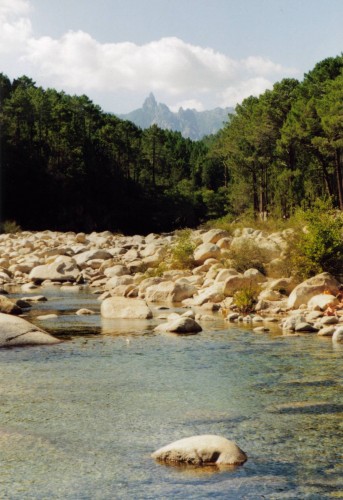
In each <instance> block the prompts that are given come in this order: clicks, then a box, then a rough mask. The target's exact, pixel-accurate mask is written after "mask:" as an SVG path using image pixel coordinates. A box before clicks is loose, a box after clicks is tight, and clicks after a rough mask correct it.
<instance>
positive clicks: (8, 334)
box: [0, 313, 61, 347]
mask: <svg viewBox="0 0 343 500" xmlns="http://www.w3.org/2000/svg"><path fill="white" fill-rule="evenodd" d="M59 342H61V341H60V340H58V339H56V338H55V337H53V336H52V335H50V334H49V333H47V332H45V331H44V330H42V329H41V328H38V326H35V325H33V324H31V323H29V322H28V321H26V320H25V319H23V318H18V317H16V316H11V315H9V314H2V313H0V347H13V346H24V345H44V344H58V343H59Z"/></svg>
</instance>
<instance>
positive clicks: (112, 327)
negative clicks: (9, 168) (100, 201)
mask: <svg viewBox="0 0 343 500" xmlns="http://www.w3.org/2000/svg"><path fill="white" fill-rule="evenodd" d="M39 293H40V292H39ZM42 293H44V295H46V296H47V298H48V301H47V302H44V303H40V304H38V305H35V306H34V307H33V309H32V310H31V311H30V312H28V315H27V319H29V320H30V321H32V322H34V323H36V324H39V325H40V326H42V327H43V328H45V329H46V330H47V331H49V332H51V333H53V334H55V335H57V336H59V337H60V338H63V340H64V342H63V343H62V344H58V345H55V346H44V347H30V348H13V349H3V350H1V351H0V376H1V383H0V393H1V412H0V415H1V419H0V462H1V475H0V498H6V499H7V498H9V499H20V500H23V499H33V498H34V499H46V498H49V499H92V500H93V499H113V498H118V499H123V498H125V499H128V498H129V499H131V498H132V499H140V498H141V499H157V498H158V499H159V498H173V499H184V498H190V499H191V498H194V499H199V498H223V499H224V498H225V499H241V498H251V499H256V498H273V499H278V498H287V499H289V498H310V499H317V498H318V499H324V498H343V479H342V478H343V460H342V448H343V447H342V442H343V439H342V438H343V418H342V417H343V400H342V399H343V398H342V392H343V391H342V386H343V383H342V382H343V381H342V368H343V361H342V360H343V348H342V346H340V345H339V344H337V345H334V344H333V343H332V341H331V339H327V338H320V337H318V336H316V335H311V334H307V335H302V336H299V337H295V336H293V337H292V336H283V335H282V332H281V330H279V329H278V328H277V327H275V328H273V329H272V331H271V333H264V334H261V333H256V332H254V331H253V330H252V329H251V328H249V327H243V326H238V325H231V324H229V323H227V322H224V321H223V319H222V318H221V317H220V316H218V317H217V318H216V320H215V321H212V322H208V323H207V322H204V323H203V324H202V327H203V331H202V332H201V333H200V334H198V335H189V336H188V335H187V336H178V335H175V334H161V333H154V332H153V327H154V326H155V325H156V324H157V323H158V320H156V315H157V314H156V311H154V316H155V319H154V320H149V321H129V320H121V321H119V320H106V321H105V320H101V318H100V315H99V314H98V311H99V305H100V304H99V301H97V297H96V295H93V294H91V293H89V292H87V291H86V292H83V293H75V292H72V291H70V292H64V293H62V292H61V291H59V290H58V289H47V290H42ZM20 295H21V296H22V295H23V294H20ZM12 296H13V297H15V296H16V294H13V295H12ZM80 307H87V308H90V309H93V310H94V311H95V312H96V313H97V314H95V315H92V316H77V315H76V314H75V312H76V310H77V309H79V308H80ZM51 312H57V313H58V314H59V316H58V318H57V319H56V318H55V319H50V320H47V321H39V320H38V319H37V315H39V314H48V313H51ZM167 312H168V311H167ZM163 313H166V311H165V310H161V311H160V314H163ZM195 434H218V435H222V436H225V437H227V438H228V439H231V440H234V441H235V442H236V443H237V444H238V445H239V446H240V447H241V448H242V449H243V450H244V451H245V452H246V453H247V454H248V461H247V462H246V464H244V466H242V467H237V468H229V467H228V468H222V469H219V468H216V467H206V468H200V469H199V468H191V467H171V466H164V465H160V464H157V463H155V462H154V461H153V460H152V459H151V457H150V454H151V453H152V452H153V451H155V450H156V449H157V448H159V447H161V446H163V445H165V444H168V443H170V442H172V441H174V440H177V439H180V438H183V437H188V436H192V435H195Z"/></svg>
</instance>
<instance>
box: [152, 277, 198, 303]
mask: <svg viewBox="0 0 343 500" xmlns="http://www.w3.org/2000/svg"><path fill="white" fill-rule="evenodd" d="M196 291H197V289H196V287H195V286H194V285H192V284H190V283H175V282H174V281H163V282H162V283H158V284H157V285H152V286H149V287H148V288H147V289H146V291H145V299H146V300H147V301H148V302H182V301H183V300H184V299H188V298H189V297H193V295H194V294H195V292H196Z"/></svg>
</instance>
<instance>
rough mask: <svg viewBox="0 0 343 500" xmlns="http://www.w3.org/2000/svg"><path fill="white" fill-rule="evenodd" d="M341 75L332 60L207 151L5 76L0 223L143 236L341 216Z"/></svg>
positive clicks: (0, 111)
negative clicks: (244, 220)
mask: <svg viewBox="0 0 343 500" xmlns="http://www.w3.org/2000/svg"><path fill="white" fill-rule="evenodd" d="M342 68H343V57H342V56H338V57H335V58H328V59H325V60H324V61H322V62H320V63H318V64H317V65H316V66H315V67H314V69H313V70H312V71H311V72H309V73H308V74H307V75H305V77H304V79H303V81H302V82H299V81H297V80H295V79H285V80H282V81H281V82H279V83H276V84H275V85H274V87H273V89H272V90H268V91H266V92H265V93H264V94H262V95H261V96H259V97H249V98H247V99H245V100H244V101H243V102H242V103H241V104H239V105H237V107H236V109H235V112H234V113H233V114H232V115H230V116H228V121H227V123H226V124H223V128H222V129H221V130H220V131H219V132H218V133H217V134H216V135H215V136H210V137H205V138H204V139H202V140H201V141H192V140H190V139H185V138H183V137H182V136H181V134H180V133H179V132H175V131H171V130H161V129H160V128H158V127H157V126H156V125H152V126H151V127H150V128H148V129H146V130H142V129H140V128H139V127H137V126H135V125H134V124H133V123H131V122H129V121H125V120H121V119H119V118H117V117H116V116H115V115H113V114H110V113H105V112H104V111H103V110H101V108H100V107H99V106H97V105H95V104H94V103H93V102H92V101H91V100H90V99H89V98H88V97H87V96H85V95H82V96H71V95H68V94H66V93H64V92H58V91H56V90H55V89H43V88H42V87H38V86H37V85H36V84H35V82H34V81H33V80H31V79H30V78H28V77H27V76H22V77H20V78H17V79H14V80H13V81H10V79H9V78H8V77H7V76H6V75H4V74H0V131H1V137H0V140H1V144H0V151H1V179H0V180H1V218H2V220H15V221H17V223H18V224H20V225H21V226H22V227H24V228H27V229H32V230H35V229H46V228H49V229H59V230H76V231H78V230H84V231H92V230H97V231H99V230H103V229H110V230H112V231H122V232H125V233H135V232H138V233H146V232H150V231H159V232H160V231H169V230H172V229H176V228H180V227H185V226H189V227H192V226H193V227H194V226H196V225H198V224H199V223H201V222H204V221H206V220H208V219H211V218H218V217H222V216H226V215H229V216H232V217H237V216H238V215H240V214H241V213H242V212H246V211H248V212H251V213H253V214H254V215H255V216H259V215H262V216H266V214H273V215H276V216H280V217H288V216H289V215H291V214H292V212H293V211H294V210H295V209H296V208H297V207H298V206H303V207H304V206H305V207H310V206H311V204H313V203H314V201H315V200H316V199H317V198H325V197H331V198H332V200H333V202H334V204H335V205H336V206H337V207H338V208H340V209H343V186H342V167H343V133H342V132H343V131H342V127H343V73H342Z"/></svg>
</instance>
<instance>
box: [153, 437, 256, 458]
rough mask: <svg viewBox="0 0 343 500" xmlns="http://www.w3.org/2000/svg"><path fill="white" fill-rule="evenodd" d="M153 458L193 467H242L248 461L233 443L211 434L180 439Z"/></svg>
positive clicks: (159, 451)
mask: <svg viewBox="0 0 343 500" xmlns="http://www.w3.org/2000/svg"><path fill="white" fill-rule="evenodd" d="M151 456H152V458H154V459H155V460H158V461H160V462H166V463H173V464H192V465H209V464H222V465H242V464H244V462H246V461H247V459H248V457H247V455H246V454H245V453H244V451H242V450H241V449H240V448H239V447H238V446H237V445H236V443H234V442H233V441H229V440H228V439H226V438H224V437H221V436H215V435H210V434H207V435H202V436H192V437H189V438H184V439H180V440H179V441H175V442H174V443H171V444H168V445H167V446H164V447H163V448H160V449H159V450H157V451H155V452H154V453H153V454H152V455H151Z"/></svg>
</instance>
